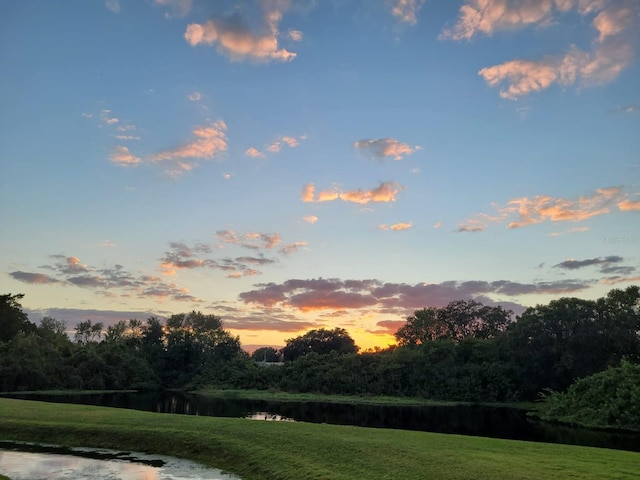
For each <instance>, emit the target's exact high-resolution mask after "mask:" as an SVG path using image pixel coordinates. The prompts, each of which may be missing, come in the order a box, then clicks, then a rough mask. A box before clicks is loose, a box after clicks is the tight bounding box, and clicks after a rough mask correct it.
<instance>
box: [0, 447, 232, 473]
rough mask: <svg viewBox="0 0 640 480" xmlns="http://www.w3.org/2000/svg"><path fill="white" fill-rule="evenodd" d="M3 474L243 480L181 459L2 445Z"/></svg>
mask: <svg viewBox="0 0 640 480" xmlns="http://www.w3.org/2000/svg"><path fill="white" fill-rule="evenodd" d="M0 473H2V474H4V475H7V476H9V478H11V479H12V480H63V479H64V480H70V479H73V480H240V478H239V477H236V476H234V475H230V474H227V473H224V472H222V471H221V470H217V469H212V468H206V467H203V466H202V465H200V464H198V463H195V462H191V461H189V460H182V459H179V458H172V457H165V456H160V455H147V454H144V453H137V452H120V451H116V450H106V449H90V448H62V447H57V446H55V445H40V444H33V443H14V442H1V441H0Z"/></svg>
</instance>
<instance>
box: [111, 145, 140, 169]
mask: <svg viewBox="0 0 640 480" xmlns="http://www.w3.org/2000/svg"><path fill="white" fill-rule="evenodd" d="M109 160H111V161H112V162H113V163H115V164H116V165H118V166H120V167H135V166H137V165H139V164H140V163H142V159H141V158H140V157H137V156H135V155H134V154H133V153H131V152H130V151H129V148H128V147H125V146H124V145H117V146H116V147H115V148H114V149H113V151H112V152H111V155H109Z"/></svg>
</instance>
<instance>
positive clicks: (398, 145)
mask: <svg viewBox="0 0 640 480" xmlns="http://www.w3.org/2000/svg"><path fill="white" fill-rule="evenodd" d="M353 146H354V147H355V148H359V149H362V150H364V151H366V152H368V153H369V155H370V156H371V157H375V158H384V157H393V159H394V160H402V157H403V156H404V155H411V154H412V153H414V152H415V151H416V150H419V149H420V147H419V146H415V147H411V146H410V145H409V144H407V143H402V142H399V141H398V140H396V139H395V138H379V139H377V140H371V139H366V138H365V139H363V140H358V141H357V142H355V143H354V144H353Z"/></svg>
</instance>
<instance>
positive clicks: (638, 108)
mask: <svg viewBox="0 0 640 480" xmlns="http://www.w3.org/2000/svg"><path fill="white" fill-rule="evenodd" d="M614 110H615V111H616V112H624V113H637V112H640V105H637V104H633V105H625V106H622V107H616V108H615V109H614Z"/></svg>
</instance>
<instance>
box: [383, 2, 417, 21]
mask: <svg viewBox="0 0 640 480" xmlns="http://www.w3.org/2000/svg"><path fill="white" fill-rule="evenodd" d="M423 4H424V0H393V1H391V2H390V6H391V14H392V15H393V16H394V17H397V18H399V19H400V20H401V21H403V22H404V23H408V24H410V25H415V24H416V23H418V19H417V13H418V11H419V10H420V8H422V5H423Z"/></svg>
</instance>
